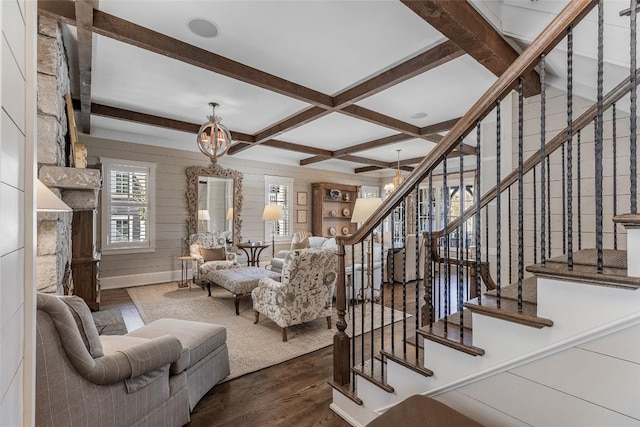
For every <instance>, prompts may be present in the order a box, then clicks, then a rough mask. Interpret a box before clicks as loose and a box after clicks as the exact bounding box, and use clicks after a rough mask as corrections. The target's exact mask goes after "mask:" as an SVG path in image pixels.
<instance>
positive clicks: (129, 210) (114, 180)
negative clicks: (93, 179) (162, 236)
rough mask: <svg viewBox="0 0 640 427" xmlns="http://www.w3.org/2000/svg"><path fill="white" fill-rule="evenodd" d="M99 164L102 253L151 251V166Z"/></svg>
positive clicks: (120, 162)
mask: <svg viewBox="0 0 640 427" xmlns="http://www.w3.org/2000/svg"><path fill="white" fill-rule="evenodd" d="M100 161H101V162H102V176H103V187H102V250H103V251H106V252H110V253H118V252H121V253H124V252H147V251H153V250H155V248H154V244H155V241H154V240H155V239H154V237H155V230H154V217H155V194H154V190H155V188H154V183H155V169H156V165H155V164H154V163H144V162H134V161H130V160H115V159H105V158H102V159H100Z"/></svg>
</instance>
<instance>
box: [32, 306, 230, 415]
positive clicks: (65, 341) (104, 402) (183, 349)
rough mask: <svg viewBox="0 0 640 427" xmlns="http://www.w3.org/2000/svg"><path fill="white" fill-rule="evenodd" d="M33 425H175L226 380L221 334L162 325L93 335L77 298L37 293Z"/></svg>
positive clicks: (195, 325)
mask: <svg viewBox="0 0 640 427" xmlns="http://www.w3.org/2000/svg"><path fill="white" fill-rule="evenodd" d="M37 307H38V310H37V326H36V343H37V348H36V399H35V400H36V425H38V426H70V425H87V426H88V425H110V426H181V425H184V424H186V423H187V422H188V421H189V413H190V410H191V409H193V407H194V406H195V404H196V403H197V402H198V400H200V398H201V397H202V396H203V395H204V394H205V393H206V392H207V391H208V390H209V389H211V387H213V386H214V385H215V384H216V383H218V382H219V381H220V380H221V379H223V378H224V377H226V376H227V375H228V374H229V355H228V351H227V345H226V329H225V328H224V327H222V326H218V325H212V324H208V323H201V322H190V321H185V320H177V319H160V320H158V321H155V322H152V323H149V324H148V325H145V326H143V327H142V328H140V329H138V330H136V331H134V332H132V333H129V334H126V335H121V336H119V335H105V336H99V335H98V332H97V329H96V327H95V324H94V323H93V318H92V316H91V313H90V311H89V308H88V307H87V305H86V304H85V303H84V301H83V300H82V299H80V298H78V297H58V296H56V295H49V294H38V301H37Z"/></svg>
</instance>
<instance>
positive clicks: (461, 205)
mask: <svg viewBox="0 0 640 427" xmlns="http://www.w3.org/2000/svg"><path fill="white" fill-rule="evenodd" d="M458 151H459V153H460V156H459V159H460V166H459V168H460V171H459V175H460V182H459V184H458V196H459V197H458V199H459V200H460V203H459V205H458V220H459V224H458V257H457V258H458V307H457V310H458V312H459V313H460V339H461V340H462V339H463V338H464V328H463V327H462V325H463V324H464V323H463V321H464V313H463V311H462V303H463V301H464V298H463V295H464V281H463V277H462V276H463V272H464V270H463V268H462V251H463V247H464V244H463V243H464V242H463V240H464V221H463V217H464V199H465V190H464V174H463V173H464V156H463V154H462V138H460V141H458Z"/></svg>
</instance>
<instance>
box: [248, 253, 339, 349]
mask: <svg viewBox="0 0 640 427" xmlns="http://www.w3.org/2000/svg"><path fill="white" fill-rule="evenodd" d="M337 265H338V259H337V256H336V251H335V250H334V249H326V248H308V249H294V250H292V251H290V252H289V253H288V254H287V256H286V258H285V260H284V265H283V268H282V279H281V282H278V281H275V280H273V279H269V278H263V279H260V282H259V284H258V287H256V288H255V289H254V290H253V291H252V292H251V297H252V299H253V310H254V314H255V322H254V323H258V320H259V318H260V313H263V314H265V315H266V316H267V317H268V318H270V319H271V320H273V321H274V322H275V323H277V324H278V326H280V327H281V328H282V341H287V327H289V326H293V325H298V324H300V323H306V322H310V321H312V320H315V319H318V318H320V317H326V318H327V326H328V327H329V329H331V306H332V297H333V290H334V288H335V285H336V278H337V275H336V271H337Z"/></svg>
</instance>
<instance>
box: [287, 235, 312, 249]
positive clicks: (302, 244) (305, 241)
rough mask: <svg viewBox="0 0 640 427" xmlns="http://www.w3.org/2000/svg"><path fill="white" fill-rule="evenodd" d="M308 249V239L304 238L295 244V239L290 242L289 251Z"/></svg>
mask: <svg viewBox="0 0 640 427" xmlns="http://www.w3.org/2000/svg"><path fill="white" fill-rule="evenodd" d="M308 247H309V238H308V237H305V238H304V239H302V240H300V241H299V242H296V241H295V239H294V240H292V241H291V250H294V249H305V248H308Z"/></svg>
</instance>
